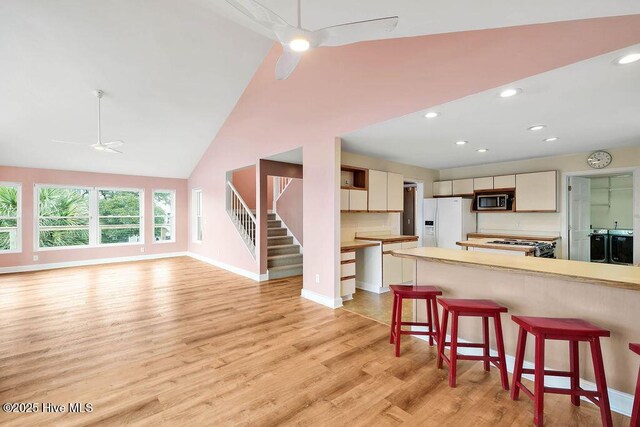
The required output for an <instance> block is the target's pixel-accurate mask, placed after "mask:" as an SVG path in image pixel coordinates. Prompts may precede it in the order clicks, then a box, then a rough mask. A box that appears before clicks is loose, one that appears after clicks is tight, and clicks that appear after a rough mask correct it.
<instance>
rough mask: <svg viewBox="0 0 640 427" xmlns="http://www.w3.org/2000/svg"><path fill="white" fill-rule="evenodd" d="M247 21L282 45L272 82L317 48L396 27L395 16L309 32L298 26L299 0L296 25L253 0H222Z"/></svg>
mask: <svg viewBox="0 0 640 427" xmlns="http://www.w3.org/2000/svg"><path fill="white" fill-rule="evenodd" d="M226 1H227V3H229V4H230V5H232V6H233V7H235V8H236V9H238V10H239V11H240V12H242V13H243V14H245V15H247V16H248V17H249V18H251V19H253V20H254V21H256V22H257V23H258V24H260V25H262V26H263V27H265V28H266V29H268V30H269V31H271V32H273V33H274V35H275V37H276V38H277V39H278V41H279V42H280V43H281V44H282V47H283V52H282V55H281V56H280V59H278V63H277V64H276V79H278V80H284V79H286V78H287V77H289V75H290V74H291V73H292V72H293V70H294V69H295V68H296V66H297V65H298V62H300V58H301V57H302V54H303V52H306V51H308V50H309V49H313V48H316V47H321V46H342V45H347V44H351V43H356V42H359V41H363V40H366V39H367V37H366V36H371V35H373V34H376V33H380V32H390V31H393V30H394V29H395V28H396V26H397V25H398V17H397V16H388V17H385V18H378V19H369V20H366V21H355V22H349V23H346V24H340V25H335V26H331V27H326V28H321V29H319V30H315V31H311V30H307V29H305V28H303V27H302V23H301V19H300V18H301V9H300V0H297V1H298V24H297V25H296V26H293V25H291V24H289V23H287V22H286V21H285V20H284V19H282V18H281V17H280V16H278V15H277V14H276V13H275V12H273V11H272V10H270V9H268V8H266V7H264V6H262V5H261V4H260V3H258V2H257V1H255V0H226Z"/></svg>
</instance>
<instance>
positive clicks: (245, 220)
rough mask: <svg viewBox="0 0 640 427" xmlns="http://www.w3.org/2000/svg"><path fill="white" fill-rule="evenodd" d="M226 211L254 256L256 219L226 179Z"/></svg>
mask: <svg viewBox="0 0 640 427" xmlns="http://www.w3.org/2000/svg"><path fill="white" fill-rule="evenodd" d="M227 213H228V214H229V217H230V218H231V221H232V222H233V223H234V225H235V226H236V229H237V230H238V232H239V233H240V236H241V237H242V240H243V241H244V243H245V244H246V245H247V248H248V249H249V252H251V255H253V257H254V258H255V257H256V230H257V221H256V216H255V215H254V214H253V212H252V211H251V209H249V206H247V204H246V203H245V201H244V200H243V199H242V196H240V193H238V190H236V188H235V187H234V186H233V184H232V183H231V182H230V181H227Z"/></svg>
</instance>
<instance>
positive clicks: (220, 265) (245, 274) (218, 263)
mask: <svg viewBox="0 0 640 427" xmlns="http://www.w3.org/2000/svg"><path fill="white" fill-rule="evenodd" d="M186 255H187V256H190V257H191V258H194V259H197V260H198V261H202V262H206V263H207V264H211V265H213V266H214V267H218V268H222V269H223V270H227V271H229V272H231V273H235V274H238V275H240V276H243V277H246V278H248V279H251V280H255V281H256V282H263V281H265V280H269V275H268V274H258V273H254V272H252V271H248V270H245V269H243V268H238V267H235V266H233V265H231V264H227V263H224V262H222V261H217V260H215V259H211V258H207V257H205V256H202V255H199V254H196V253H193V252H187V254H186Z"/></svg>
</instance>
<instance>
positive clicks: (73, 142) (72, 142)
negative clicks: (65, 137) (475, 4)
mask: <svg viewBox="0 0 640 427" xmlns="http://www.w3.org/2000/svg"><path fill="white" fill-rule="evenodd" d="M51 142H55V143H58V144H72V145H88V144H85V143H83V142H75V141H61V140H59V139H52V140H51Z"/></svg>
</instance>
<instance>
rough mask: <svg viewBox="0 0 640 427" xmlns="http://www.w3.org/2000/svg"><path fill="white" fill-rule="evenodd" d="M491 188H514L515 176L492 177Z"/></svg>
mask: <svg viewBox="0 0 640 427" xmlns="http://www.w3.org/2000/svg"><path fill="white" fill-rule="evenodd" d="M493 188H495V189H499V188H516V176H515V175H500V176H494V177H493Z"/></svg>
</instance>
